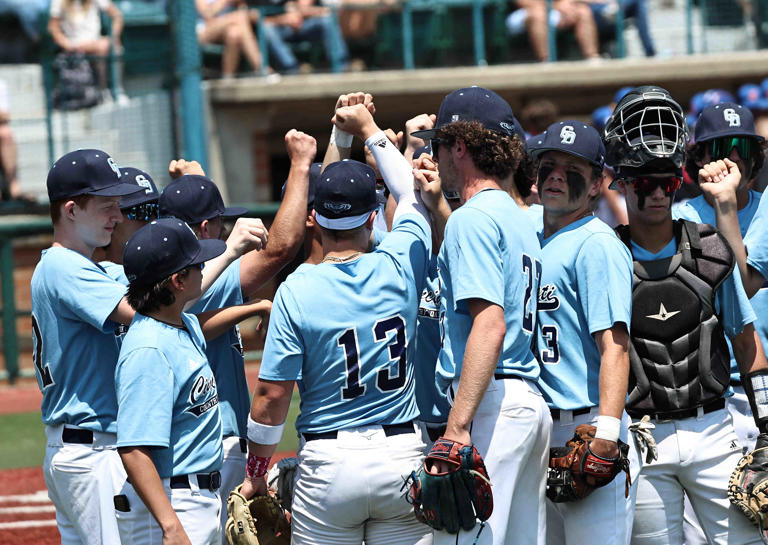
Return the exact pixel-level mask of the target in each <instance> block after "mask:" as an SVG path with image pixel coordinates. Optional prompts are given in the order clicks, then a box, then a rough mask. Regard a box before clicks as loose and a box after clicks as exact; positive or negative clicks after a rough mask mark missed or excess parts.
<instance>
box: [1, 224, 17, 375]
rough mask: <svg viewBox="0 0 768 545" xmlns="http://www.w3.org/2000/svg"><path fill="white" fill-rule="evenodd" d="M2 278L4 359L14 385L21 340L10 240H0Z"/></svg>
mask: <svg viewBox="0 0 768 545" xmlns="http://www.w3.org/2000/svg"><path fill="white" fill-rule="evenodd" d="M0 277H2V278H0V284H2V286H1V287H0V289H1V290H2V295H3V316H2V323H3V357H4V358H5V369H6V371H7V372H8V382H10V383H11V384H13V383H14V382H15V381H16V378H17V377H18V376H19V339H18V337H17V334H16V299H15V298H16V294H15V290H14V287H13V244H12V241H11V239H9V238H0Z"/></svg>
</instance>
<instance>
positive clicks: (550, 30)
mask: <svg viewBox="0 0 768 545" xmlns="http://www.w3.org/2000/svg"><path fill="white" fill-rule="evenodd" d="M551 13H552V0H547V43H548V44H549V60H550V62H555V61H557V28H555V27H554V25H552V22H551V19H550V14H551Z"/></svg>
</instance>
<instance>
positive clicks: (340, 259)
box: [322, 252, 363, 263]
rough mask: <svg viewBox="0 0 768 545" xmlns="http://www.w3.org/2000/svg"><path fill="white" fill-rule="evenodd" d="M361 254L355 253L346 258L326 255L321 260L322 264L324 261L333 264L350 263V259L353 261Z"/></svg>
mask: <svg viewBox="0 0 768 545" xmlns="http://www.w3.org/2000/svg"><path fill="white" fill-rule="evenodd" d="M362 253H363V252H355V253H354V254H350V255H348V256H346V257H336V256H335V255H327V256H325V257H324V258H323V261H322V263H325V262H326V261H332V262H334V263H344V262H345V261H350V260H352V259H355V258H356V257H359V256H360V255H361V254H362Z"/></svg>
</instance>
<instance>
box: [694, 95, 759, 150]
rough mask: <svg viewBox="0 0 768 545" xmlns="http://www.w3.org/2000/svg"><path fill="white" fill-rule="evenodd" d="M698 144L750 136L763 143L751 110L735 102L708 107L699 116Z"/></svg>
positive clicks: (695, 130) (695, 135) (696, 134)
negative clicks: (716, 139)
mask: <svg viewBox="0 0 768 545" xmlns="http://www.w3.org/2000/svg"><path fill="white" fill-rule="evenodd" d="M693 134H694V137H695V139H696V142H706V141H707V140H713V139H715V138H720V137H721V136H749V137H751V138H755V139H756V140H758V141H760V142H762V141H763V140H764V138H763V137H762V136H760V135H759V134H757V133H756V132H755V118H754V116H753V115H752V112H751V111H749V108H746V107H744V106H742V105H741V104H736V103H735V102H723V103H720V104H715V105H714V106H708V107H706V108H704V110H703V111H702V112H701V114H700V115H699V119H698V120H697V121H696V126H695V127H694V132H693Z"/></svg>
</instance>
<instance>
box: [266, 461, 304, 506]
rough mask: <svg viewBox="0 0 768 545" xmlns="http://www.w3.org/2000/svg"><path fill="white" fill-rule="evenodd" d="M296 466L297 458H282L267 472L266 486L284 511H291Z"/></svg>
mask: <svg viewBox="0 0 768 545" xmlns="http://www.w3.org/2000/svg"><path fill="white" fill-rule="evenodd" d="M298 465H299V460H298V458H295V457H293V456H292V457H290V458H283V459H282V460H280V461H278V462H277V463H276V464H275V465H273V466H272V467H271V468H270V469H269V471H267V486H268V487H269V490H270V491H271V492H272V493H274V496H275V497H276V498H277V499H278V500H279V501H280V505H281V506H282V507H283V509H285V510H286V511H290V510H291V504H292V503H293V485H294V483H295V481H296V468H297V467H298Z"/></svg>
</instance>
